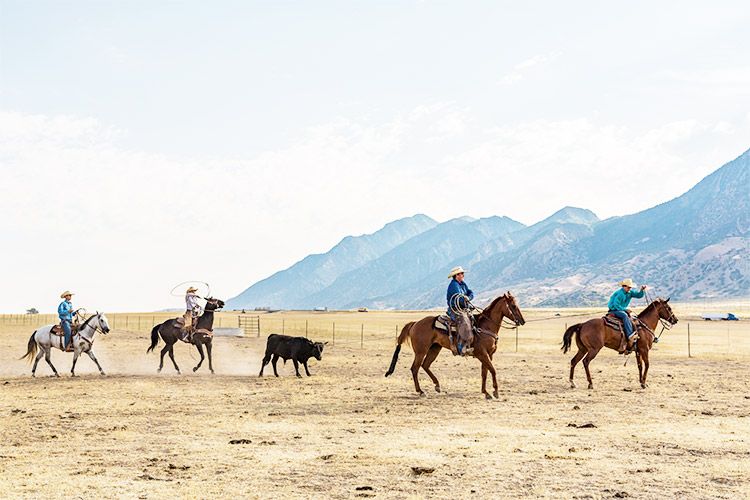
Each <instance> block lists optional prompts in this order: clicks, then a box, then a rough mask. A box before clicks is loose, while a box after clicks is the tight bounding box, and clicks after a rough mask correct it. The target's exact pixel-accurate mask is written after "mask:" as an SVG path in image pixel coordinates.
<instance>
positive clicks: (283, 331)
mask: <svg viewBox="0 0 750 500" xmlns="http://www.w3.org/2000/svg"><path fill="white" fill-rule="evenodd" d="M284 333H286V328H285V325H284V320H283V319H282V320H281V334H282V335H284Z"/></svg>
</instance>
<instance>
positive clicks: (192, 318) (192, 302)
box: [183, 286, 202, 333]
mask: <svg viewBox="0 0 750 500" xmlns="http://www.w3.org/2000/svg"><path fill="white" fill-rule="evenodd" d="M197 291H198V289H197V288H195V287H193V286H191V287H190V288H188V289H187V291H186V292H185V315H184V316H183V317H184V318H185V327H184V330H183V333H192V327H193V326H194V325H195V324H197V323H198V316H200V315H201V309H202V308H201V305H200V304H199V303H198V299H199V298H200V297H199V296H198V295H196V293H195V292H197Z"/></svg>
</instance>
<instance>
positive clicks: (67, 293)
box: [60, 290, 75, 299]
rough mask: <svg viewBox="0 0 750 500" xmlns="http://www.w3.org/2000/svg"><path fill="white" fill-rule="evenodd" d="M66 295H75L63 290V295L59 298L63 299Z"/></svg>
mask: <svg viewBox="0 0 750 500" xmlns="http://www.w3.org/2000/svg"><path fill="white" fill-rule="evenodd" d="M68 295H75V294H74V293H73V292H71V291H70V290H65V291H64V292H63V293H61V294H60V298H61V299H64V298H65V297H67V296H68Z"/></svg>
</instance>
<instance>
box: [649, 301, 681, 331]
mask: <svg viewBox="0 0 750 500" xmlns="http://www.w3.org/2000/svg"><path fill="white" fill-rule="evenodd" d="M654 303H655V304H656V310H657V312H658V313H659V318H661V319H665V320H667V321H668V322H669V324H670V325H676V324H677V316H675V315H674V312H673V311H672V308H671V307H670V306H669V297H667V298H666V299H656V300H654Z"/></svg>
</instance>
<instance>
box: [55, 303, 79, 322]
mask: <svg viewBox="0 0 750 500" xmlns="http://www.w3.org/2000/svg"><path fill="white" fill-rule="evenodd" d="M74 314H75V313H74V312H73V304H72V303H70V302H68V301H67V300H63V301H62V302H60V305H59V306H57V315H58V316H59V317H60V319H61V320H68V321H73V315H74Z"/></svg>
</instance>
